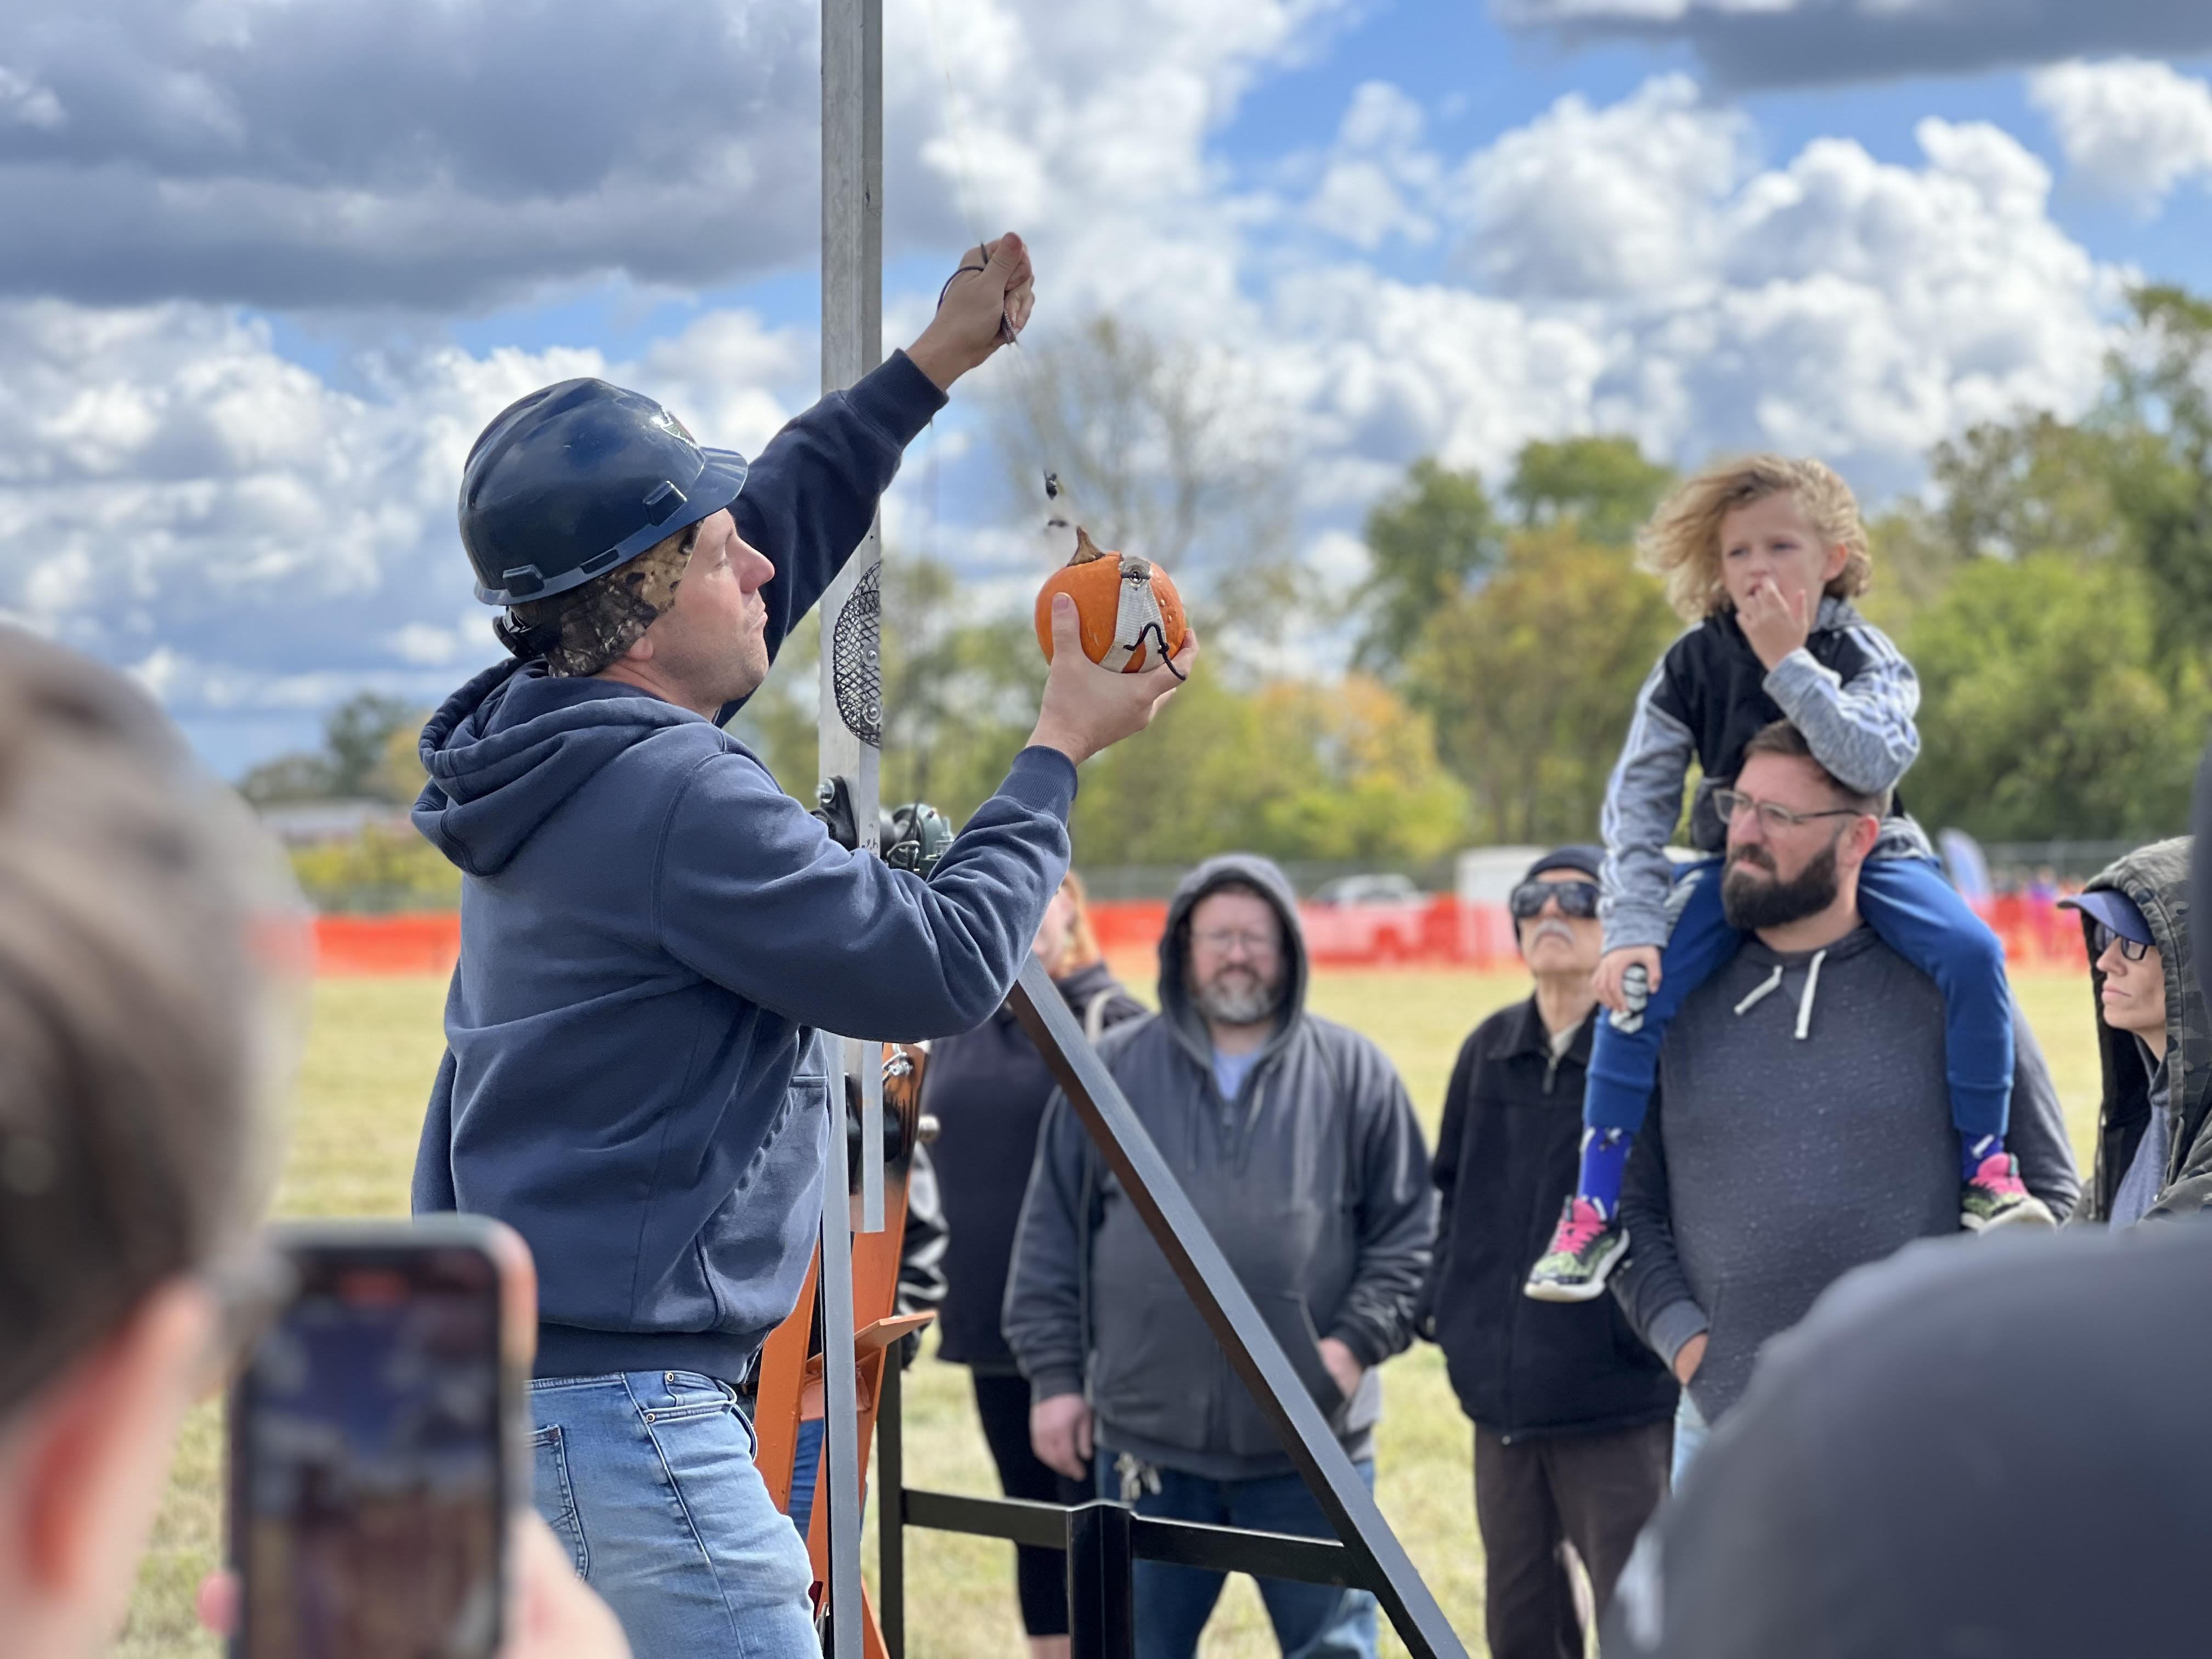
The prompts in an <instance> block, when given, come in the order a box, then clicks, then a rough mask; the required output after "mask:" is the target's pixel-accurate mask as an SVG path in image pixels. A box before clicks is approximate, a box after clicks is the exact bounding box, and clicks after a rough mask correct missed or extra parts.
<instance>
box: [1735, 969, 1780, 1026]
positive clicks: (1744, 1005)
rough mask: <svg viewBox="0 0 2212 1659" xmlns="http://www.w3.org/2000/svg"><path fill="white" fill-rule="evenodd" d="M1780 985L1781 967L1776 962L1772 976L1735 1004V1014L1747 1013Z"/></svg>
mask: <svg viewBox="0 0 2212 1659" xmlns="http://www.w3.org/2000/svg"><path fill="white" fill-rule="evenodd" d="M1781 987H1782V968H1781V965H1780V964H1779V963H1777V964H1776V966H1775V969H1774V974H1773V976H1772V977H1771V978H1770V979H1769V980H1768V981H1766V983H1765V984H1764V985H1760V986H1756V987H1753V990H1752V993H1751V994H1750V995H1749V996H1747V997H1746V998H1745V999H1744V1000H1742V1001H1741V1002H1739V1003H1737V1004H1736V1006H1735V1011H1736V1013H1737V1015H1738V1016H1739V1017H1741V1016H1742V1015H1744V1014H1747V1013H1749V1012H1751V1011H1752V1010H1753V1009H1754V1008H1756V1007H1757V1006H1759V1004H1760V1003H1762V1002H1764V1001H1765V1000H1766V999H1767V998H1768V997H1769V996H1770V995H1771V994H1773V993H1774V992H1776V991H1778V990H1779V989H1780V988H1781Z"/></svg>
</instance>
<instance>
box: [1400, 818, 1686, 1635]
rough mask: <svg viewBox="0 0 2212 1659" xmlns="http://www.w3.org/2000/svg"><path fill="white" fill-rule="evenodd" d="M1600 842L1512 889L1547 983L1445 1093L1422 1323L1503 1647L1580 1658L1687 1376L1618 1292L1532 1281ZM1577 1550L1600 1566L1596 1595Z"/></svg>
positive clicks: (1663, 1470)
mask: <svg viewBox="0 0 2212 1659" xmlns="http://www.w3.org/2000/svg"><path fill="white" fill-rule="evenodd" d="M1604 860H1605V849H1604V848H1600V847H1562V848H1559V849H1558V850H1557V851H1555V852H1552V853H1547V854H1545V855H1544V856H1543V857H1542V858H1540V859H1538V860H1536V861H1535V863H1534V864H1533V865H1531V866H1529V869H1528V874H1527V876H1526V877H1524V878H1522V883H1521V884H1520V886H1518V887H1516V888H1515V889H1514V890H1513V896H1512V901H1511V906H1512V912H1513V927H1514V935H1515V938H1516V940H1517V941H1518V943H1519V945H1520V947H1521V956H1522V960H1523V961H1525V962H1526V963H1528V971H1529V974H1530V975H1531V976H1532V977H1533V978H1534V981H1535V986H1534V994H1532V995H1530V996H1529V997H1528V999H1527V1000H1525V1001H1522V1002H1517V1003H1515V1004H1514V1005H1513V1006H1510V1007H1508V1008H1504V1009H1501V1010H1500V1011H1499V1012H1497V1013H1494V1014H1492V1016H1491V1017H1490V1018H1488V1019H1486V1020H1484V1021H1483V1022H1482V1024H1480V1025H1478V1026H1476V1027H1475V1029H1474V1035H1473V1036H1470V1037H1468V1040H1467V1043H1466V1045H1465V1046H1464V1047H1463V1048H1461V1050H1460V1053H1459V1061H1458V1063H1457V1064H1456V1065H1455V1066H1453V1068H1452V1074H1451V1084H1450V1086H1449V1088H1448V1089H1447V1090H1446V1091H1445V1093H1444V1115H1443V1129H1442V1131H1441V1132H1440V1133H1438V1135H1437V1157H1436V1164H1435V1168H1434V1170H1433V1172H1432V1173H1433V1177H1434V1180H1435V1182H1436V1187H1437V1195H1438V1199H1439V1205H1438V1219H1437V1243H1436V1249H1435V1255H1434V1265H1433V1266H1432V1267H1431V1268H1430V1271H1429V1278H1428V1281H1427V1283H1426V1284H1425V1285H1424V1286H1423V1289H1422V1292H1421V1304H1420V1308H1419V1312H1418V1316H1417V1323H1418V1326H1419V1330H1420V1333H1421V1334H1422V1335H1424V1336H1425V1337H1427V1338H1428V1339H1429V1340H1431V1341H1432V1342H1434V1343H1436V1344H1437V1346H1440V1347H1441V1348H1443V1352H1444V1361H1445V1364H1446V1365H1447V1367H1448V1368H1449V1371H1450V1374H1451V1383H1452V1389H1453V1392H1455V1394H1457V1395H1458V1396H1459V1402H1460V1407H1461V1408H1462V1410H1463V1411H1465V1412H1466V1413H1467V1414H1468V1417H1469V1418H1470V1419H1473V1421H1474V1518H1475V1522H1476V1524H1477V1526H1478V1527H1479V1528H1480V1529H1481V1533H1482V1553H1483V1569H1484V1577H1485V1591H1484V1595H1483V1625H1484V1634H1485V1636H1486V1638H1488V1641H1489V1644H1490V1652H1491V1656H1492V1659H1581V1656H1582V1653H1583V1644H1584V1640H1585V1637H1584V1626H1585V1625H1587V1624H1589V1622H1591V1613H1593V1612H1594V1611H1597V1610H1601V1609H1602V1607H1603V1606H1604V1604H1605V1603H1606V1602H1607V1601H1610V1600H1611V1598H1612V1595H1613V1583H1614V1582H1615V1581H1616V1580H1617V1579H1618V1578H1619V1577H1620V1572H1621V1569H1622V1568H1623V1567H1624V1566H1625V1565H1626V1564H1627V1561H1628V1556H1629V1552H1630V1550H1631V1549H1632V1548H1633V1547H1634V1546H1635V1543H1636V1535H1637V1534H1638V1533H1639V1532H1641V1531H1642V1530H1643V1529H1644V1522H1646V1521H1648V1520H1650V1517H1651V1512H1652V1511H1653V1510H1656V1508H1657V1507H1658V1505H1659V1500H1660V1499H1661V1498H1663V1497H1665V1496H1666V1494H1667V1468H1668V1458H1669V1454H1670V1452H1671V1450H1672V1448H1673V1445H1674V1402H1675V1393H1676V1390H1675V1385H1674V1378H1673V1377H1672V1376H1668V1373H1667V1368H1666V1366H1665V1365H1663V1364H1661V1363H1660V1360H1659V1358H1658V1356H1657V1355H1656V1354H1654V1353H1653V1352H1651V1351H1650V1349H1649V1348H1647V1347H1645V1346H1644V1345H1643V1344H1642V1343H1641V1342H1638V1340H1636V1336H1635V1333H1634V1332H1633V1331H1632V1329H1631V1328H1630V1327H1629V1324H1628V1322H1627V1320H1626V1318H1625V1317H1624V1316H1622V1314H1621V1311H1620V1308H1619V1307H1618V1306H1616V1305H1615V1304H1614V1303H1613V1300H1612V1298H1611V1297H1606V1298H1603V1299H1601V1300H1599V1301H1595V1302H1583V1303H1556V1302H1539V1301H1536V1300H1534V1299H1533V1298H1531V1297H1526V1296H1523V1295H1522V1293H1521V1280H1522V1275H1523V1274H1525V1273H1527V1272H1528V1268H1529V1266H1530V1264H1531V1263H1533V1262H1534V1261H1535V1260H1536V1259H1537V1257H1538V1256H1540V1255H1542V1254H1543V1251H1544V1249H1545V1245H1546V1242H1547V1240H1548V1239H1549V1238H1550V1237H1551V1231H1552V1218H1553V1216H1554V1215H1555V1214H1557V1212H1558V1211H1559V1200H1561V1199H1562V1198H1563V1197H1565V1195H1566V1194H1567V1193H1569V1192H1570V1191H1571V1190H1572V1189H1573V1188H1574V1184H1575V1170H1576V1163H1577V1147H1578V1146H1579V1144H1580V1142H1581V1139H1582V1130H1583V1119H1582V1103H1583V1081H1584V1077H1585V1073H1587V1071H1588V1069H1589V1054H1590V1039H1591V1036H1592V1031H1593V1028H1594V1027H1595V1024H1596V1019H1595V1014H1596V1011H1597V1006H1598V1000H1597V988H1596V987H1595V985H1594V984H1593V983H1592V982H1591V975H1593V974H1594V973H1595V971H1596V969H1597V964H1598V958H1599V957H1600V956H1601V954H1602V952H1603V950H1604V939H1605V931H1604V924H1603V923H1602V922H1601V921H1599V920H1598V892H1599V879H1598V878H1599V872H1600V870H1601V867H1602V866H1603V863H1604ZM1571 1558H1573V1559H1580V1560H1581V1562H1582V1564H1583V1567H1584V1568H1585V1569H1586V1570H1587V1571H1588V1572H1589V1587H1590V1592H1591V1595H1590V1597H1589V1600H1590V1601H1592V1602H1594V1603H1595V1607H1589V1606H1585V1605H1584V1604H1583V1596H1582V1595H1580V1594H1579V1591H1578V1587H1577V1584H1576V1583H1575V1578H1574V1571H1573V1568H1572V1565H1571Z"/></svg>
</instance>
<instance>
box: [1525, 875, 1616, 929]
mask: <svg viewBox="0 0 2212 1659" xmlns="http://www.w3.org/2000/svg"><path fill="white" fill-rule="evenodd" d="M1598 891H1599V889H1598V884H1596V883H1595V882H1594V881H1524V882H1522V884H1520V885H1519V886H1518V887H1516V888H1515V889H1514V890H1513V896H1512V897H1511V898H1510V899H1509V900H1507V901H1506V902H1507V904H1508V905H1509V906H1510V908H1511V909H1512V912H1513V920H1514V921H1528V919H1529V918H1530V917H1531V916H1534V915H1540V914H1541V912H1542V910H1543V908H1544V901H1545V900H1546V899H1557V900H1559V914H1560V915H1563V916H1573V917H1575V918H1576V919H1577V920H1578V921H1587V920H1588V919H1589V917H1591V916H1594V915H1596V914H1597V900H1598Z"/></svg>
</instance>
